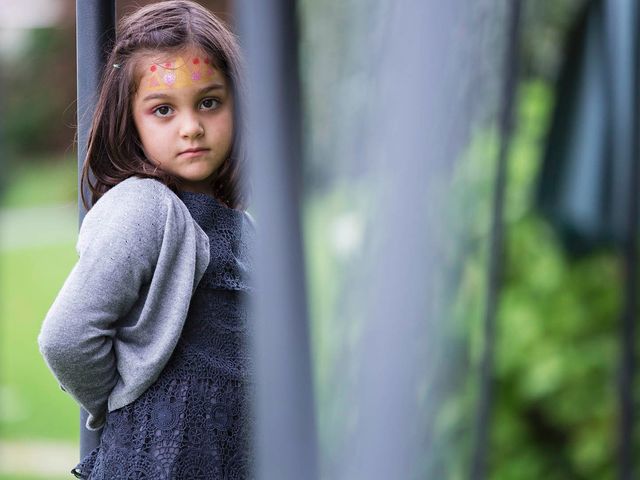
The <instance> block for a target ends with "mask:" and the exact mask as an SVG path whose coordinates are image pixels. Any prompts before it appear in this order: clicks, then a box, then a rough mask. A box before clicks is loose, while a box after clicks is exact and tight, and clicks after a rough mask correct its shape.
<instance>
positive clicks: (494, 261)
mask: <svg viewBox="0 0 640 480" xmlns="http://www.w3.org/2000/svg"><path fill="white" fill-rule="evenodd" d="M521 7H522V6H521V1H520V0H512V1H511V2H510V7H509V8H510V12H509V26H508V28H509V30H508V32H507V42H508V45H507V49H506V55H505V63H504V76H505V83H504V91H503V93H504V103H503V105H502V111H501V112H500V137H501V138H500V151H499V154H498V172H497V177H496V186H495V194H494V199H493V215H492V225H491V238H490V248H491V252H490V257H489V269H488V280H487V284H488V285H487V304H486V307H485V315H484V331H483V337H484V346H483V349H484V350H483V352H482V360H481V365H480V392H479V398H478V406H477V408H478V410H477V413H476V422H477V423H476V431H475V444H474V450H473V456H472V459H471V473H470V478H471V479H472V480H481V479H484V478H486V476H487V475H486V470H487V467H486V465H487V454H488V452H489V449H488V446H489V427H490V423H491V422H490V420H491V404H492V401H493V353H494V345H495V342H494V340H495V316H496V310H497V305H498V296H499V291H500V275H501V273H502V264H503V262H502V260H503V237H504V234H503V224H502V217H503V212H504V195H505V189H506V181H507V158H508V153H509V144H510V138H511V132H512V130H513V110H514V109H513V103H514V99H515V94H516V91H517V81H518V55H519V45H520V42H519V39H520V11H521V9H522V8H521Z"/></svg>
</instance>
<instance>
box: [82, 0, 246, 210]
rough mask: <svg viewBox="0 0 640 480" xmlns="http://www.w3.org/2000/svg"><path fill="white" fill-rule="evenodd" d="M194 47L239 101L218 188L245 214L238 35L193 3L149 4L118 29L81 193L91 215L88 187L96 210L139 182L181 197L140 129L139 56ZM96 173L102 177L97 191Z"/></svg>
mask: <svg viewBox="0 0 640 480" xmlns="http://www.w3.org/2000/svg"><path fill="white" fill-rule="evenodd" d="M191 46H192V47H197V48H200V49H202V50H203V51H204V52H206V53H207V54H208V55H209V56H210V57H211V59H212V61H213V64H214V66H215V67H216V68H218V69H219V70H220V72H221V73H222V74H223V75H224V76H225V79H226V80H227V83H228V85H229V87H230V89H231V92H232V94H233V103H234V114H233V141H232V146H231V151H230V155H229V157H228V158H227V159H225V160H224V162H223V163H222V165H220V167H219V168H218V170H217V174H216V175H215V179H214V180H213V181H212V185H211V186H212V189H213V192H214V195H215V196H216V198H217V199H218V200H220V201H221V202H223V203H224V204H226V205H227V206H228V207H230V208H234V209H243V208H246V201H247V196H248V193H247V188H246V185H245V184H244V183H245V182H244V175H243V174H244V168H245V147H244V134H243V132H244V129H245V126H244V121H243V120H242V112H243V111H244V105H243V100H244V97H245V86H244V81H243V71H244V66H243V63H242V58H241V55H240V49H239V46H238V42H237V40H236V37H235V35H234V34H233V33H232V32H231V31H230V30H229V29H228V28H227V27H226V26H225V25H224V24H223V23H222V21H221V20H219V19H218V18H216V17H215V16H214V15H213V14H212V13H211V12H209V11H208V10H207V9H206V8H204V7H202V6H201V5H199V4H197V3H195V2H191V1H188V0H170V1H165V2H159V3H154V4H151V5H147V6H145V7H142V8H140V9H139V10H137V11H136V12H135V13H133V14H131V15H129V16H126V17H123V18H122V20H121V21H120V23H119V28H118V38H117V40H116V42H115V44H114V45H113V48H112V49H111V53H110V55H109V58H108V60H107V63H106V65H105V68H104V71H103V74H102V79H101V83H100V91H99V95H98V101H97V105H96V109H95V113H94V115H93V122H92V125H91V130H90V132H89V141H88V146H87V155H86V157H85V160H84V165H83V168H82V176H81V184H80V186H81V197H82V202H83V204H84V206H85V208H87V209H89V208H90V207H89V206H88V205H87V200H86V199H85V195H84V190H85V189H84V188H83V186H84V185H85V184H86V185H87V186H88V188H89V190H90V191H91V204H92V205H93V204H95V202H96V201H98V199H99V198H100V197H101V196H102V195H104V193H105V192H107V191H108V190H109V189H110V188H111V187H113V186H115V185H117V184H118V183H120V182H121V181H123V180H125V179H126V178H128V177H131V176H133V175H137V176H139V177H143V178H155V179H157V180H160V181H161V182H162V183H164V184H165V185H167V186H168V187H169V188H171V189H172V190H173V191H174V192H175V191H176V190H177V189H178V186H179V185H180V179H179V178H178V177H177V176H175V175H172V174H169V173H167V172H164V171H162V170H161V169H160V168H159V167H157V166H156V165H154V164H153V163H152V162H151V161H150V160H149V159H148V158H147V157H146V156H145V154H144V150H143V148H142V143H141V141H140V138H139V136H138V132H137V130H136V127H135V124H134V123H133V114H132V102H133V98H134V95H135V93H136V90H137V85H136V81H135V70H136V65H135V63H136V59H137V57H138V56H139V55H141V54H144V53H148V52H150V51H158V50H160V51H163V52H167V51H169V52H170V51H174V50H175V51H180V50H182V49H184V48H185V47H191ZM89 170H91V172H92V173H93V175H94V177H95V183H93V184H92V183H91V181H90V179H89Z"/></svg>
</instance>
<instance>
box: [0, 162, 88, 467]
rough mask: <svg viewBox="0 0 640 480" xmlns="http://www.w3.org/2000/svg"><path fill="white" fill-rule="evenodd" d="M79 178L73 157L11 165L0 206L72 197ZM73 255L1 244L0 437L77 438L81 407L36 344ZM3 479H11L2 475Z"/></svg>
mask: <svg viewBox="0 0 640 480" xmlns="http://www.w3.org/2000/svg"><path fill="white" fill-rule="evenodd" d="M76 178H77V174H76V165H75V160H74V158H73V157H71V156H59V157H56V158H54V159H52V160H50V161H48V162H43V161H41V160H25V162H24V163H23V164H21V165H20V166H18V167H14V168H11V169H9V172H8V175H7V179H8V183H7V185H6V190H5V192H4V196H3V198H2V207H3V208H13V207H27V206H29V207H31V206H36V205H47V204H57V203H62V202H73V201H74V199H75V197H76ZM0 228H12V225H1V226H0ZM36 231H37V230H36ZM46 233H47V232H46V231H42V232H41V234H42V235H46ZM70 238H75V235H70ZM76 259H77V256H76V252H75V243H74V242H68V241H67V242H66V243H56V244H52V245H47V246H38V247H25V248H19V249H15V248H11V249H6V248H5V249H3V248H2V245H0V405H1V406H2V408H1V409H0V438H2V439H4V440H15V439H23V440H28V439H51V440H58V441H70V442H77V441H78V424H79V420H78V407H77V406H76V404H75V402H74V401H73V400H72V399H71V397H69V396H68V395H67V394H66V393H64V392H62V391H61V390H60V389H59V387H58V384H57V382H56V381H55V378H54V377H53V375H52V374H51V373H50V372H49V370H48V368H47V367H46V365H45V363H44V360H43V359H42V357H41V355H40V352H39V351H38V345H37V335H38V332H39V330H40V325H41V323H42V320H43V319H44V317H45V315H46V312H47V311H48V309H49V307H50V306H51V303H52V302H53V299H54V298H55V295H56V294H57V292H58V291H59V289H60V287H61V286H62V284H63V282H64V279H65V278H66V276H67V274H68V273H69V271H70V270H71V268H72V266H73V264H74V263H75V261H76ZM8 478H14V477H7V476H2V477H0V479H8ZM19 478H21V479H26V478H27V477H19Z"/></svg>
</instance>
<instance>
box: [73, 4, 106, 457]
mask: <svg viewBox="0 0 640 480" xmlns="http://www.w3.org/2000/svg"><path fill="white" fill-rule="evenodd" d="M115 8H116V4H115V0H77V2H76V70H77V78H78V91H77V95H78V103H77V105H78V110H77V112H78V120H77V122H78V212H79V225H81V224H82V220H83V219H84V216H85V214H86V210H85V208H84V206H83V205H82V199H81V196H80V188H82V186H81V185H80V175H81V172H82V164H83V163H84V157H85V155H86V153H87V140H88V136H89V128H90V126H91V117H92V116H93V112H94V106H95V104H96V99H97V92H98V83H99V80H100V73H101V72H102V68H103V66H104V63H105V61H106V56H107V48H108V46H109V45H110V44H111V42H112V41H113V39H114V38H115V18H116V10H115ZM87 198H89V197H88V196H87ZM86 421H87V412H85V411H84V410H82V409H81V412H80V458H81V459H82V458H83V457H84V456H86V455H87V454H88V453H89V452H91V450H93V449H94V448H95V447H97V446H98V442H99V440H100V436H99V432H93V431H90V430H87V428H86V427H85V424H86Z"/></svg>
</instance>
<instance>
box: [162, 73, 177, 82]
mask: <svg viewBox="0 0 640 480" xmlns="http://www.w3.org/2000/svg"><path fill="white" fill-rule="evenodd" d="M175 82H176V74H175V73H173V72H169V73H167V74H165V76H164V83H166V84H167V85H173V84H174V83H175Z"/></svg>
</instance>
